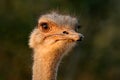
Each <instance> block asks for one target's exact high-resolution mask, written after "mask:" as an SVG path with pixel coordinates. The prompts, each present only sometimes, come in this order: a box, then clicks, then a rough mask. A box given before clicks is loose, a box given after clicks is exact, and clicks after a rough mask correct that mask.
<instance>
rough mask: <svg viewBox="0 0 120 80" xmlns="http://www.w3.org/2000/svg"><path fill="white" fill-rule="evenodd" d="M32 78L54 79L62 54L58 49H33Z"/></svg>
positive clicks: (36, 79)
mask: <svg viewBox="0 0 120 80" xmlns="http://www.w3.org/2000/svg"><path fill="white" fill-rule="evenodd" d="M34 51H35V53H34V63H33V80H56V76H57V74H56V73H57V69H58V65H59V63H60V61H61V58H62V56H63V55H62V54H60V53H61V52H60V51H59V50H52V51H51V49H50V50H44V49H36V50H34Z"/></svg>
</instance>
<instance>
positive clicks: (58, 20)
mask: <svg viewBox="0 0 120 80" xmlns="http://www.w3.org/2000/svg"><path fill="white" fill-rule="evenodd" d="M79 28H80V24H79V22H78V19H77V18H76V17H73V16H70V15H68V14H60V13H57V12H51V13H46V14H43V15H41V16H40V17H39V19H38V22H37V25H36V27H35V28H34V29H33V31H32V32H31V34H30V38H29V46H30V48H32V49H33V67H32V70H33V72H32V80H57V71H58V67H59V64H60V62H61V60H62V58H63V57H64V56H65V55H66V54H67V53H68V52H70V51H71V50H72V49H73V47H74V46H75V45H76V44H77V42H78V41H82V40H83V38H84V36H83V35H82V34H81V33H79V32H78V29H79Z"/></svg>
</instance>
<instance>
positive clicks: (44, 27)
mask: <svg viewBox="0 0 120 80" xmlns="http://www.w3.org/2000/svg"><path fill="white" fill-rule="evenodd" d="M40 29H41V30H42V31H44V32H46V31H49V29H50V27H49V25H48V24H47V23H41V24H40Z"/></svg>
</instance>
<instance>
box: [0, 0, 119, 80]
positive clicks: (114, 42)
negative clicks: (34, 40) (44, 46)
mask: <svg viewBox="0 0 120 80" xmlns="http://www.w3.org/2000/svg"><path fill="white" fill-rule="evenodd" d="M51 10H57V11H59V12H62V13H63V12H65V13H69V14H73V15H76V16H77V17H78V18H79V20H80V24H81V25H82V28H81V29H80V32H81V33H83V34H84V36H85V39H84V41H83V42H81V43H79V45H77V47H75V48H74V51H72V52H71V53H70V54H69V55H68V56H66V57H65V58H64V60H63V61H62V62H61V65H60V67H59V72H58V80H120V0H0V36H1V37H0V80H31V75H32V69H31V68H32V50H31V49H29V47H28V39H29V34H30V32H31V31H32V29H33V28H34V26H35V25H36V23H37V19H38V17H39V16H40V15H41V14H43V13H46V12H50V11H51Z"/></svg>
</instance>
